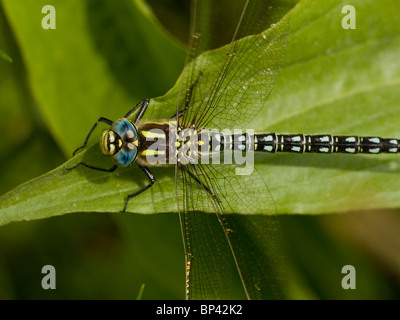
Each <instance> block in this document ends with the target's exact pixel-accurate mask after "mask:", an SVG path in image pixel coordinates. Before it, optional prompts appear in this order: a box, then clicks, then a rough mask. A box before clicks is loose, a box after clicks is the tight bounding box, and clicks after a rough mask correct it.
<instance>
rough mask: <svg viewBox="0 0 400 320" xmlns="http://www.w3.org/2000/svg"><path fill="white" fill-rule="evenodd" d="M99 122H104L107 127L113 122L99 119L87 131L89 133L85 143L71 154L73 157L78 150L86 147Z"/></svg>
mask: <svg viewBox="0 0 400 320" xmlns="http://www.w3.org/2000/svg"><path fill="white" fill-rule="evenodd" d="M99 122H104V123H107V124H108V125H112V123H113V122H112V121H111V120H109V119H106V118H103V117H100V118H99V120H97V121H96V123H95V124H94V125H93V127H92V129H90V131H89V133H88V135H87V137H86V139H85V142H84V143H83V145H81V146H80V147H79V148H78V149H76V150H75V151H74V153H73V154H72V155H73V156H74V155H75V154H76V153H77V152H78V151H79V150H81V149H83V148H85V147H86V145H87V143H88V141H89V138H90V136H91V135H92V133H93V131H94V129H96V127H97V125H98V124H99Z"/></svg>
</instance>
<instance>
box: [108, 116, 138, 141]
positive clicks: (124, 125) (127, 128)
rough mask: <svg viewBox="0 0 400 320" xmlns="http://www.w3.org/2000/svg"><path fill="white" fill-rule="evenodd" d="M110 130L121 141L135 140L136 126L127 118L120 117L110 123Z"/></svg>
mask: <svg viewBox="0 0 400 320" xmlns="http://www.w3.org/2000/svg"><path fill="white" fill-rule="evenodd" d="M111 130H113V131H115V132H116V133H117V134H118V135H119V136H120V137H121V139H122V141H123V142H133V141H136V140H137V136H138V134H137V128H136V126H135V125H134V124H133V123H132V122H130V121H129V120H128V119H125V118H121V119H118V120H116V121H115V122H114V123H113V124H112V125H111Z"/></svg>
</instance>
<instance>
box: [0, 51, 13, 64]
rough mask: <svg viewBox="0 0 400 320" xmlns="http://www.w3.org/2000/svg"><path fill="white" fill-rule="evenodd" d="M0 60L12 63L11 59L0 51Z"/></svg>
mask: <svg viewBox="0 0 400 320" xmlns="http://www.w3.org/2000/svg"><path fill="white" fill-rule="evenodd" d="M0 58H1V59H4V60H6V61H8V62H12V59H11V58H10V57H9V56H8V55H7V54H6V53H5V52H4V51H2V50H0Z"/></svg>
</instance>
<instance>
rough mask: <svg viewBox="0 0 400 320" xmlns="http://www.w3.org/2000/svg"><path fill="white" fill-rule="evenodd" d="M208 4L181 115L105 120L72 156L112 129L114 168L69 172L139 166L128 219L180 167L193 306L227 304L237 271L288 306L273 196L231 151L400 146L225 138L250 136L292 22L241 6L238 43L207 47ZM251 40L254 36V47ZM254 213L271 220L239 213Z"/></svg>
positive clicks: (141, 106) (359, 140)
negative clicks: (140, 199)
mask: <svg viewBox="0 0 400 320" xmlns="http://www.w3.org/2000/svg"><path fill="white" fill-rule="evenodd" d="M211 3H212V2H207V1H200V0H199V1H193V8H194V10H193V14H192V26H191V37H190V39H191V40H190V43H189V54H188V58H187V62H186V66H185V69H184V71H183V75H182V79H181V87H180V91H179V95H178V97H177V102H176V105H177V108H176V114H175V115H174V116H171V117H170V118H168V119H144V115H145V114H146V111H147V109H148V107H149V100H148V99H146V100H144V101H142V102H140V103H138V104H137V105H136V106H134V107H133V108H132V109H131V110H129V111H128V112H127V113H126V114H125V115H124V116H123V117H122V118H120V119H117V120H116V121H113V120H110V119H107V118H104V117H101V118H99V119H98V120H97V121H96V122H95V124H94V125H93V126H92V128H91V130H90V131H89V133H88V135H87V136H86V139H85V141H84V143H83V145H82V146H81V147H79V148H78V149H77V150H75V152H74V154H76V153H77V152H78V151H79V150H81V149H84V148H85V147H86V146H87V144H88V141H89V138H90V137H91V135H92V134H93V132H94V131H95V129H96V128H97V126H98V125H99V124H100V123H105V124H107V125H108V126H109V128H107V129H105V130H104V131H103V133H102V134H101V137H100V149H101V151H102V153H103V155H105V156H108V157H110V158H112V160H113V165H112V166H111V167H109V168H100V167H95V166H92V165H90V164H88V163H85V162H79V163H78V164H76V165H75V166H73V167H69V168H67V169H68V170H72V169H76V168H78V167H82V166H83V167H86V168H89V169H93V170H99V171H106V172H113V171H115V170H117V169H118V168H119V167H127V166H130V165H132V164H133V163H135V164H137V165H138V167H139V168H140V169H141V170H142V171H143V173H144V175H145V176H146V177H147V179H148V184H147V185H146V186H144V187H143V188H142V189H140V190H136V191H134V192H132V193H130V194H129V195H127V197H126V201H125V204H124V207H123V209H122V211H123V212H125V211H126V210H127V209H128V206H129V204H130V200H131V199H132V198H134V197H136V196H137V195H139V194H140V193H142V192H145V191H146V190H148V189H149V188H151V187H152V186H153V185H154V183H156V177H155V176H154V175H153V174H152V172H151V168H152V167H155V166H171V165H173V166H174V167H175V189H176V200H177V207H178V212H179V216H180V224H181V231H182V238H183V243H184V250H185V274H186V284H185V294H186V298H192V299H205V298H207V299H215V298H227V296H228V294H229V293H228V292H227V291H229V286H228V285H227V284H228V283H230V281H231V272H232V269H236V270H237V272H238V275H239V278H240V281H241V283H242V285H243V288H244V293H245V295H246V297H247V298H249V299H250V298H264V297H274V298H281V297H282V296H281V295H282V290H281V289H280V287H281V286H283V285H284V283H285V267H284V261H283V260H284V259H283V257H282V243H281V240H280V236H279V222H278V220H277V218H276V217H275V216H273V213H274V212H276V208H275V204H274V201H273V198H272V196H271V194H270V192H269V190H268V187H267V185H266V183H265V182H264V180H263V178H262V177H261V176H260V175H259V174H258V173H257V170H256V169H253V170H252V171H251V173H249V174H238V172H241V171H240V170H238V169H243V166H242V165H241V164H238V163H235V162H229V161H226V160H229V159H228V156H226V154H227V153H225V152H226V151H231V152H233V153H234V154H251V153H253V152H263V153H279V152H289V153H297V154H302V153H319V154H331V153H346V154H360V153H364V154H379V153H398V152H399V150H400V140H399V139H395V138H381V137H375V136H356V135H346V136H344V135H342V136H339V135H331V134H313V135H310V134H303V133H296V134H280V133H273V132H270V133H254V132H245V133H243V132H241V133H237V132H235V133H232V132H228V133H227V131H224V130H225V129H232V128H245V127H246V125H247V124H248V123H249V122H250V121H251V120H253V119H254V118H255V117H256V116H257V114H258V113H259V112H260V110H261V109H262V108H263V106H264V104H265V103H266V102H267V100H268V97H269V95H270V93H271V92H272V90H273V88H274V85H275V83H276V79H277V77H278V75H279V71H280V68H281V65H282V62H283V60H284V56H285V50H286V44H287V41H288V35H289V25H290V24H289V21H288V19H286V18H285V17H280V18H282V19H280V20H279V22H277V23H272V22H271V21H274V19H276V20H277V19H278V17H276V16H274V15H273V14H269V13H271V12H272V9H273V8H272V7H271V6H269V5H266V4H265V3H264V2H263V1H252V0H246V1H238V3H240V4H241V5H238V8H237V9H236V11H234V12H235V13H236V14H234V18H233V19H232V21H235V23H233V24H232V26H231V32H230V33H231V38H230V39H213V38H209V39H204V36H203V34H204V32H205V31H206V29H207V23H208V22H207V21H206V19H205V14H204V12H205V11H206V9H207V8H210V6H211V7H212V4H211ZM211 11H212V10H211ZM212 12H213V13H212V14H216V15H217V14H219V13H220V12H218V11H215V12H214V11H212ZM277 21H278V20H277ZM270 22H271V23H270ZM226 27H227V28H229V27H228V26H226ZM248 37H252V41H251V45H252V47H249V43H250V42H248V41H247V38H248ZM205 40H208V41H205ZM221 44H225V45H224V46H223V50H220V51H219V52H220V53H219V54H215V53H214V55H212V54H211V53H210V51H207V50H208V49H213V48H214V47H215V48H216V47H218V46H219V45H221ZM207 55H208V56H207ZM204 57H206V58H207V57H208V59H209V61H210V62H211V63H210V64H209V69H207V70H205V69H204V64H202V63H201V59H202V58H204ZM248 61H256V62H257V63H256V62H251V63H248ZM206 74H208V75H209V76H208V77H206V76H205V75H206ZM244 102H245V103H244ZM209 129H212V130H209ZM155 145H157V148H154V146H155ZM216 155H219V156H221V157H220V158H219V160H220V162H219V163H210V162H209V161H208V160H207V159H209V158H213V157H214V156H216ZM221 158H222V159H221ZM154 159H156V161H155V162H154ZM160 159H162V160H163V162H162V161H160ZM226 162H229V163H226ZM260 206H261V207H262V208H260ZM252 210H253V211H254V212H259V211H260V210H263V211H264V212H267V213H269V214H271V215H270V216H268V217H260V216H248V215H244V214H242V213H249V211H250V213H251V211H252ZM208 212H211V214H208ZM204 213H206V214H204ZM234 213H237V214H234ZM266 234H268V239H266V243H265V244H263V245H262V246H261V247H260V246H259V247H254V250H253V252H244V250H241V247H242V246H243V244H245V243H246V244H249V243H251V241H252V238H253V237H261V238H265V235H266ZM215 250H217V251H215ZM266 253H267V254H266Z"/></svg>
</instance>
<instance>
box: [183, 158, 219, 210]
mask: <svg viewBox="0 0 400 320" xmlns="http://www.w3.org/2000/svg"><path fill="white" fill-rule="evenodd" d="M181 169H182V170H183V171H184V172H186V173H187V174H188V175H189V176H190V177H191V178H192V179H193V180H194V181H196V182H197V183H198V184H199V185H200V187H201V188H203V189H204V190H205V191H206V192H207V193H208V194H209V195H210V196H211V197H212V198H213V199H214V200H215V201H217V202H218V203H220V202H221V200H220V199H219V198H218V197H217V196H216V195H215V194H214V193H213V192H212V191H211V190H210V188H209V187H208V186H206V185H205V183H204V182H201V181H200V179H199V178H197V177H196V176H195V175H194V174H193V173H192V172H190V171H189V170H187V169H186V168H185V166H183V165H182V166H181Z"/></svg>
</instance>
